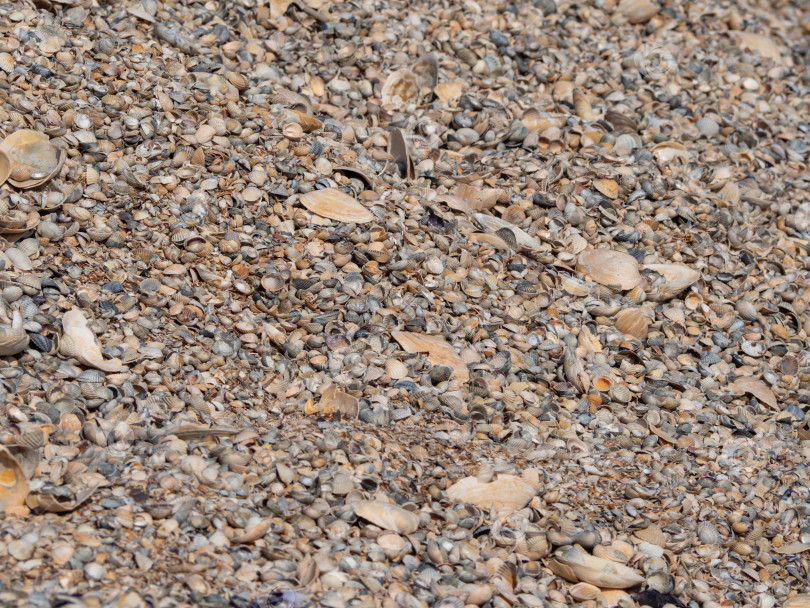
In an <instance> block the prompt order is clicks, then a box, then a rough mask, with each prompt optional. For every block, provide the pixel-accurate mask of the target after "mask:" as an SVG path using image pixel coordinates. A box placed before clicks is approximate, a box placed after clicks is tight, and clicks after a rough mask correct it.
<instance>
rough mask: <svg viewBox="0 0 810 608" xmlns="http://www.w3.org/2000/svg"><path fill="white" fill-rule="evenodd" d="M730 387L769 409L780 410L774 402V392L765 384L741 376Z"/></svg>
mask: <svg viewBox="0 0 810 608" xmlns="http://www.w3.org/2000/svg"><path fill="white" fill-rule="evenodd" d="M732 386H734V387H736V388H737V389H738V390H740V391H742V392H743V393H748V394H750V395H753V396H754V397H756V398H757V399H759V400H760V401H762V403H764V404H766V405H767V406H768V407H770V408H773V409H775V410H779V409H782V408H780V407H779V403H778V402H777V400H776V395H775V394H774V392H773V391H772V390H771V389H770V388H769V387H768V385H767V384H765V383H764V382H763V381H762V380H760V379H758V378H752V377H750V376H743V377H740V378H737V379H736V380H734V382H733V383H732Z"/></svg>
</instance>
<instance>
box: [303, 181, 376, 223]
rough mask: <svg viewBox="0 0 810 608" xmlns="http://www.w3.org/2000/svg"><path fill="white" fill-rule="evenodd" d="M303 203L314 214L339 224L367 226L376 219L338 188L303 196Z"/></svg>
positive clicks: (325, 189)
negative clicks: (366, 224) (347, 223)
mask: <svg viewBox="0 0 810 608" xmlns="http://www.w3.org/2000/svg"><path fill="white" fill-rule="evenodd" d="M301 203H302V204H303V205H304V207H306V208H307V209H309V210H310V211H312V212H313V213H317V214H318V215H320V216H323V217H328V218H329V219H332V220H337V221H339V222H349V223H354V224H365V223H367V222H370V221H371V220H373V219H374V216H373V215H372V214H371V211H369V210H368V209H366V208H365V207H363V205H361V204H360V203H359V202H358V201H357V200H356V199H355V198H354V197H353V196H349V195H348V194H346V193H345V192H343V190H340V189H338V188H324V189H323V190H313V191H312V192H307V193H306V194H302V195H301Z"/></svg>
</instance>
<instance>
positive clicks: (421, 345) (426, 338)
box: [391, 331, 470, 382]
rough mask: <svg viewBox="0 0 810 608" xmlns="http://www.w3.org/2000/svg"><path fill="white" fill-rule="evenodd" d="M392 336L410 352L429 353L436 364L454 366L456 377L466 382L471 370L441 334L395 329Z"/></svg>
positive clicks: (429, 358) (428, 355)
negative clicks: (434, 334) (433, 334)
mask: <svg viewBox="0 0 810 608" xmlns="http://www.w3.org/2000/svg"><path fill="white" fill-rule="evenodd" d="M391 336H392V337H393V338H394V339H395V340H396V341H397V342H399V345H400V346H402V348H403V349H404V350H405V352H408V353H411V354H413V353H427V359H428V361H430V362H431V363H433V364H434V365H448V366H450V367H452V368H453V371H455V373H456V378H458V380H460V381H461V382H466V381H467V380H469V378H470V372H469V370H468V369H467V366H466V365H464V362H463V361H462V360H461V357H459V356H458V355H457V354H456V351H454V350H453V347H452V346H450V344H448V343H447V341H446V340H445V339H444V338H443V337H441V336H431V335H427V334H418V333H415V332H410V331H394V332H391Z"/></svg>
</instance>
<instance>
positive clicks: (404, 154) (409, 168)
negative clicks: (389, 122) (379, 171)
mask: <svg viewBox="0 0 810 608" xmlns="http://www.w3.org/2000/svg"><path fill="white" fill-rule="evenodd" d="M388 153H389V154H390V155H391V156H393V157H394V164H395V165H396V167H397V169H398V170H399V175H400V176H401V177H403V178H405V179H413V178H414V168H413V161H412V160H411V153H410V151H409V150H408V141H407V140H406V139H405V135H404V134H403V133H402V130H401V129H393V130H392V131H391V135H389V137H388Z"/></svg>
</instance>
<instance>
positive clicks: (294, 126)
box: [281, 122, 304, 141]
mask: <svg viewBox="0 0 810 608" xmlns="http://www.w3.org/2000/svg"><path fill="white" fill-rule="evenodd" d="M281 132H282V134H283V135H284V137H286V138H287V139H289V140H290V141H298V140H299V139H301V138H302V137H303V136H304V128H303V127H302V126H301V125H300V124H298V123H297V122H291V123H287V124H286V125H284V127H283V128H282V129H281Z"/></svg>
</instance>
